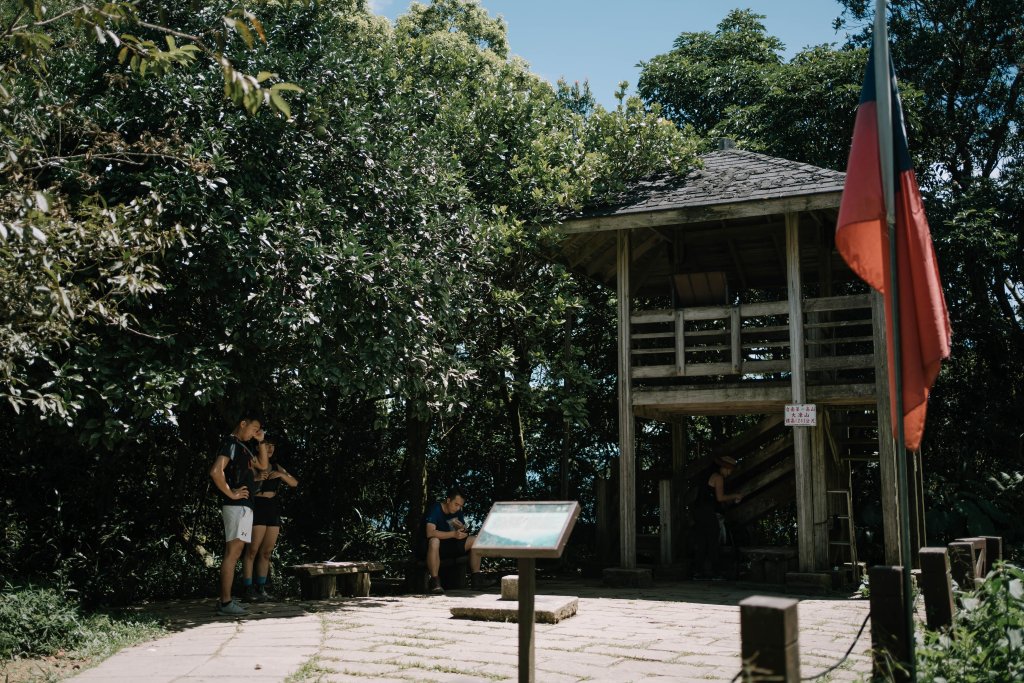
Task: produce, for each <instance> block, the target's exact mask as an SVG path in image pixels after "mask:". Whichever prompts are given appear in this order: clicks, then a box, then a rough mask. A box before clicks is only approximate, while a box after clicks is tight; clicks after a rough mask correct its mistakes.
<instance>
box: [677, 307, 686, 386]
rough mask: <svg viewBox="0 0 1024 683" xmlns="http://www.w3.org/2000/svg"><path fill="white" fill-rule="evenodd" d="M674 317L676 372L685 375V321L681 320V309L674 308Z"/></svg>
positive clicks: (681, 375)
mask: <svg viewBox="0 0 1024 683" xmlns="http://www.w3.org/2000/svg"><path fill="white" fill-rule="evenodd" d="M675 319H676V321H675V328H676V334H675V340H676V374H677V375H679V376H680V377H684V376H685V375H686V321H685V320H683V309H681V308H677V309H676V313H675Z"/></svg>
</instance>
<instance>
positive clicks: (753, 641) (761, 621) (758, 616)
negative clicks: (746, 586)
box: [740, 595, 800, 683]
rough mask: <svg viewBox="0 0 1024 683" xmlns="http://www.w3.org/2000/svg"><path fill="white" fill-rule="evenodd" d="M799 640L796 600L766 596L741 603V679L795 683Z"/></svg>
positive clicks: (797, 672) (753, 596)
mask: <svg viewBox="0 0 1024 683" xmlns="http://www.w3.org/2000/svg"><path fill="white" fill-rule="evenodd" d="M798 637H799V628H798V624H797V601H796V600H793V599H792V598H774V597H768V596H765V595H752V596H750V597H749V598H745V599H743V600H741V601H740V640H741V643H742V647H741V652H742V656H743V680H744V681H760V680H773V681H786V683H790V682H791V681H792V682H793V683H797V682H798V681H799V680H800V647H799V642H798ZM748 667H749V668H748Z"/></svg>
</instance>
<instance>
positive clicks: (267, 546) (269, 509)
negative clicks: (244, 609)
mask: <svg viewBox="0 0 1024 683" xmlns="http://www.w3.org/2000/svg"><path fill="white" fill-rule="evenodd" d="M276 441H277V440H276V439H275V438H274V437H272V436H270V435H269V434H268V435H267V436H266V438H264V440H263V442H264V443H265V444H267V458H268V460H269V458H272V457H274V451H275V449H276ZM257 479H258V481H257V485H258V488H257V493H256V495H255V497H254V498H253V503H254V504H255V507H254V509H253V518H252V542H251V543H250V544H249V546H248V547H247V548H246V550H245V555H244V556H243V557H242V583H243V584H244V585H245V599H246V600H247V601H249V602H263V601H264V600H270V599H271V598H270V595H268V594H267V575H268V574H269V573H270V555H271V553H273V552H274V546H275V545H276V544H277V537H278V535H279V534H280V533H281V501H280V499H279V498H278V497H277V492H278V489H279V488H280V487H281V484H282V483H285V484H287V485H288V486H291V487H295V486H298V485H299V480H298V479H296V478H295V477H293V476H292V475H291V474H289V473H288V472H287V471H286V470H285V469H284V468H283V467H281V464H280V463H276V462H272V461H271V462H269V465H268V467H267V469H265V470H261V471H260V473H259V475H258V477H257ZM253 565H255V569H256V580H255V585H253V583H254V582H253Z"/></svg>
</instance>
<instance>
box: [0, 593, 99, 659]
mask: <svg viewBox="0 0 1024 683" xmlns="http://www.w3.org/2000/svg"><path fill="white" fill-rule="evenodd" d="M83 637H84V627H83V624H82V618H81V615H80V614H79V613H78V608H77V606H76V605H75V604H74V603H73V602H71V601H69V600H68V599H67V598H65V597H64V596H63V595H62V594H61V593H60V592H58V591H56V590H53V589H52V588H35V587H32V586H29V587H26V588H15V587H13V586H11V585H10V584H8V585H7V586H6V588H5V590H4V593H3V595H0V657H4V658H8V657H14V656H18V655H48V654H52V653H54V652H56V651H57V650H60V649H70V648H73V647H74V646H75V645H76V644H77V643H78V642H79V641H80V640H81V639H82V638H83Z"/></svg>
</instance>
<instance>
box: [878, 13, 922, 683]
mask: <svg viewBox="0 0 1024 683" xmlns="http://www.w3.org/2000/svg"><path fill="white" fill-rule="evenodd" d="M887 4H888V2H887V0H876V2H875V28H874V35H873V36H872V38H873V40H874V45H873V47H872V49H873V52H874V58H875V101H876V106H877V111H878V148H879V149H878V151H879V160H880V162H881V167H882V190H883V192H884V195H885V218H886V224H887V225H888V228H889V271H890V277H889V290H890V292H889V296H890V297H891V298H892V304H891V305H892V338H891V340H890V343H891V344H892V349H893V377H894V378H895V386H893V387H890V391H892V392H893V395H894V397H895V399H896V420H895V423H896V425H897V427H896V435H897V436H896V482H897V487H898V489H897V498H898V499H899V500H898V502H899V510H900V551H901V556H902V561H903V603H904V608H905V613H904V620H905V622H906V629H907V631H906V636H905V637H906V641H907V659H908V660H909V661H907V662H906V664H907V666H908V674H909V676H910V680H911V681H916V680H917V666H916V663H915V654H914V651H915V648H914V602H913V582H912V579H911V574H910V570H911V567H913V558H912V557H911V551H910V504H909V502H908V501H909V498H910V496H909V492H908V485H907V479H908V476H907V445H906V444H907V442H906V433H905V425H904V421H903V362H902V358H901V356H900V341H901V340H900V297H899V268H898V265H899V261H898V258H897V253H896V247H897V240H896V182H895V181H896V178H895V176H896V164H895V156H894V154H893V132H892V82H891V80H890V78H889V31H888V28H887V26H886V14H887V12H886V9H887Z"/></svg>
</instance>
